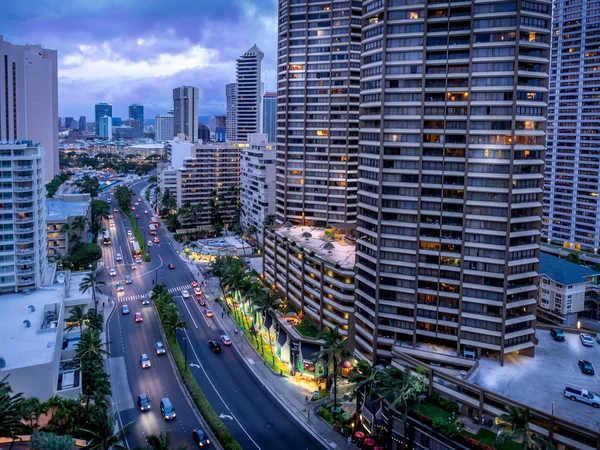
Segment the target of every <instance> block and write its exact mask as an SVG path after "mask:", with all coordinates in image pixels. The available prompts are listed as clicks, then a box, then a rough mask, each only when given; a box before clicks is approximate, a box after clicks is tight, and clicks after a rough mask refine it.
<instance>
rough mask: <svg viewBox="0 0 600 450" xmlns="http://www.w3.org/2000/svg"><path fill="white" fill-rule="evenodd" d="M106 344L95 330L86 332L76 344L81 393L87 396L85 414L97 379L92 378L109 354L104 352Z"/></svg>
mask: <svg viewBox="0 0 600 450" xmlns="http://www.w3.org/2000/svg"><path fill="white" fill-rule="evenodd" d="M106 346H107V344H106V343H103V342H102V339H101V338H100V332H99V331H97V330H86V332H85V333H83V335H82V336H81V340H80V341H79V342H78V343H77V351H76V353H75V355H76V356H77V358H79V360H80V361H81V371H82V373H83V375H84V380H83V381H84V386H83V389H82V390H83V391H84V393H85V394H87V401H86V405H85V409H86V413H87V411H88V410H89V406H90V398H91V397H92V394H93V393H94V391H95V388H96V386H95V382H96V381H97V377H94V376H93V375H94V374H95V372H96V370H101V369H102V361H103V358H104V355H108V354H110V353H109V352H108V350H106Z"/></svg>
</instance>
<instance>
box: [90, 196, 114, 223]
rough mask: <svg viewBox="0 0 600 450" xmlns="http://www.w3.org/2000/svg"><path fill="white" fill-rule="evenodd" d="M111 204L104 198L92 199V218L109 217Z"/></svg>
mask: <svg viewBox="0 0 600 450" xmlns="http://www.w3.org/2000/svg"><path fill="white" fill-rule="evenodd" d="M109 214H110V205H109V204H108V203H106V202H105V201H103V200H97V199H93V200H92V220H100V219H108V215H109Z"/></svg>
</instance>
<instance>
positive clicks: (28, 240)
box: [15, 237, 35, 244]
mask: <svg viewBox="0 0 600 450" xmlns="http://www.w3.org/2000/svg"><path fill="white" fill-rule="evenodd" d="M15 242H16V243H17V244H33V243H34V242H35V238H34V237H30V238H20V239H15Z"/></svg>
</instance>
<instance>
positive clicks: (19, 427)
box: [0, 375, 25, 442]
mask: <svg viewBox="0 0 600 450" xmlns="http://www.w3.org/2000/svg"><path fill="white" fill-rule="evenodd" d="M8 377H9V375H7V376H5V377H4V378H3V379H2V380H1V381H0V436H4V437H9V438H12V439H13V442H14V439H16V437H17V436H18V435H19V434H21V433H23V432H24V430H25V425H24V424H23V423H22V422H21V417H22V415H23V414H22V411H23V408H24V401H25V399H24V397H23V394H22V393H18V394H14V395H13V390H12V388H11V387H10V384H8Z"/></svg>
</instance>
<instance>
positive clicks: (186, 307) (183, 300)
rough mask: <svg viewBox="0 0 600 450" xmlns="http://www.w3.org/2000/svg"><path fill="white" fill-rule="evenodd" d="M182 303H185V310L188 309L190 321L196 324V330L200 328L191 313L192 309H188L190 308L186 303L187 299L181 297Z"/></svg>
mask: <svg viewBox="0 0 600 450" xmlns="http://www.w3.org/2000/svg"><path fill="white" fill-rule="evenodd" d="M178 297H181V296H178ZM181 301H182V302H183V305H184V306H185V309H187V312H188V314H189V315H190V319H192V322H193V323H194V326H195V327H196V328H198V325H197V324H196V321H195V320H194V316H192V313H191V311H190V309H189V308H188V306H187V304H186V301H185V299H184V298H183V297H181Z"/></svg>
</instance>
